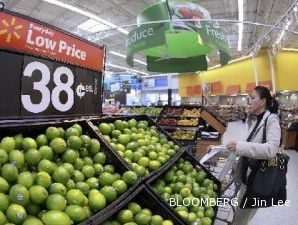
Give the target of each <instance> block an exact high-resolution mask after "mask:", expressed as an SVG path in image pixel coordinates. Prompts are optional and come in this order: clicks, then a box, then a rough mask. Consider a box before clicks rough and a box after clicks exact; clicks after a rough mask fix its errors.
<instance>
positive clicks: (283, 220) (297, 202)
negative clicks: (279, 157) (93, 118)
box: [250, 150, 298, 225]
mask: <svg viewBox="0 0 298 225" xmlns="http://www.w3.org/2000/svg"><path fill="white" fill-rule="evenodd" d="M286 153H287V154H288V155H289V156H290V162H289V166H288V174H287V182H288V185H287V190H288V200H290V201H291V206H290V207H272V208H267V209H258V212H257V214H256V215H255V217H254V219H253V221H252V222H251V224H250V225H260V224H262V225H282V224H283V225H292V224H297V208H298V195H297V189H298V176H297V171H298V163H297V162H298V152H296V151H293V150H289V151H286Z"/></svg>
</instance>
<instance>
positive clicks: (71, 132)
mask: <svg viewBox="0 0 298 225" xmlns="http://www.w3.org/2000/svg"><path fill="white" fill-rule="evenodd" d="M71 136H78V137H79V136H80V132H79V131H78V130H77V129H75V128H73V127H70V128H67V129H66V131H65V138H66V139H68V138H69V137H71Z"/></svg>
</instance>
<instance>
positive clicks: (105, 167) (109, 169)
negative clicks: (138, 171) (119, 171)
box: [103, 165, 115, 173]
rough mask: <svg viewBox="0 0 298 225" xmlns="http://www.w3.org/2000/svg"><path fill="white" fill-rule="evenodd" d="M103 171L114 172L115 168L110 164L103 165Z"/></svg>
mask: <svg viewBox="0 0 298 225" xmlns="http://www.w3.org/2000/svg"><path fill="white" fill-rule="evenodd" d="M103 169H104V171H105V172H107V173H114V172H115V168H114V166H112V165H105V166H104V167H103Z"/></svg>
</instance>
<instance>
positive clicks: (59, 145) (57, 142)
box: [50, 138, 67, 154]
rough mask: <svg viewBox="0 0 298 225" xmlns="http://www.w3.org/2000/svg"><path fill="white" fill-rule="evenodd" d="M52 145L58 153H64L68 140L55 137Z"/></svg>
mask: <svg viewBox="0 0 298 225" xmlns="http://www.w3.org/2000/svg"><path fill="white" fill-rule="evenodd" d="M50 147H51V148H52V149H53V151H54V152H56V153H58V154H59V153H63V152H65V151H66V147H67V145H66V142H65V141H64V140H63V139H62V138H54V139H53V140H52V141H51V143H50Z"/></svg>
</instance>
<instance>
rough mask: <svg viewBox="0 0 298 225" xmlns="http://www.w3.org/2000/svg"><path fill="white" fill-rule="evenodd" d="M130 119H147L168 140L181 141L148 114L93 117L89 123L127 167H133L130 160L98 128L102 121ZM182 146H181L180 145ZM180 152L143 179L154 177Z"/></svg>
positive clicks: (177, 143)
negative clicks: (126, 159)
mask: <svg viewBox="0 0 298 225" xmlns="http://www.w3.org/2000/svg"><path fill="white" fill-rule="evenodd" d="M130 119H136V120H137V121H140V120H146V121H147V122H148V126H156V128H157V130H158V131H159V132H160V133H162V134H164V135H165V136H166V138H167V140H169V141H172V142H174V144H175V145H179V146H180V144H179V142H177V141H176V140H175V139H173V138H172V137H171V136H170V135H169V134H168V133H167V132H166V131H165V130H164V129H162V128H161V127H160V126H158V125H157V124H156V123H155V122H153V120H152V119H150V118H149V117H148V116H146V115H139V116H122V117H105V118H99V119H91V120H89V123H91V124H90V125H91V126H93V129H94V130H96V132H97V133H98V135H99V136H100V137H101V138H102V141H103V142H105V143H106V145H107V146H108V147H109V148H110V151H113V152H114V154H115V155H117V157H118V158H119V160H121V162H122V164H124V165H126V166H127V167H129V168H130V169H131V170H133V169H132V167H131V166H130V165H129V164H128V162H126V161H125V160H124V158H123V157H122V156H120V155H119V153H118V152H117V150H116V149H114V148H113V147H112V146H111V145H109V144H108V143H107V142H106V141H105V140H104V137H103V135H102V134H101V133H100V132H99V130H98V125H99V124H100V123H113V122H115V121H116V120H125V121H128V120H130ZM180 147H181V146H180ZM177 154H178V153H176V155H174V156H173V157H172V158H171V159H170V160H168V161H167V162H166V163H164V164H163V165H162V166H160V167H159V168H158V169H156V170H154V171H152V172H150V173H149V174H147V175H146V176H144V177H142V180H146V179H148V178H150V177H152V176H153V175H154V174H156V173H157V172H158V171H160V170H162V168H163V167H165V166H166V165H167V164H169V163H170V161H171V160H172V159H173V158H175V157H176V156H177Z"/></svg>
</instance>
